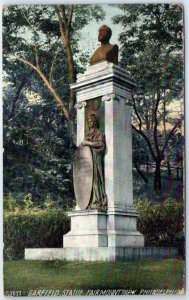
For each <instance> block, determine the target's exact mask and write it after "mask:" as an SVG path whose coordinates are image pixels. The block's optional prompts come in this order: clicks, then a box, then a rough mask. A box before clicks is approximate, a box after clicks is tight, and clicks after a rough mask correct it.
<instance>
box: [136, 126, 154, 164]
mask: <svg viewBox="0 0 189 300" xmlns="http://www.w3.org/2000/svg"><path fill="white" fill-rule="evenodd" d="M132 128H133V129H134V130H135V131H136V132H137V133H139V134H140V135H142V137H143V138H144V139H145V141H146V142H147V145H148V147H149V149H150V152H151V154H152V156H153V158H154V160H156V156H155V154H154V151H153V149H152V145H151V143H150V141H149V139H148V138H147V136H146V135H145V134H144V132H143V131H142V130H140V129H137V128H136V127H135V126H134V125H132Z"/></svg>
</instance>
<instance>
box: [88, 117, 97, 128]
mask: <svg viewBox="0 0 189 300" xmlns="http://www.w3.org/2000/svg"><path fill="white" fill-rule="evenodd" d="M87 124H88V126H89V129H90V128H99V122H98V118H97V116H96V115H95V114H90V115H88V117H87Z"/></svg>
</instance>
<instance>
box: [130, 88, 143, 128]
mask: <svg viewBox="0 0 189 300" xmlns="http://www.w3.org/2000/svg"><path fill="white" fill-rule="evenodd" d="M132 99H133V108H134V111H135V114H136V116H137V118H138V120H139V129H140V130H142V120H141V117H140V116H139V113H138V111H137V108H136V102H135V98H134V97H133V94H132Z"/></svg>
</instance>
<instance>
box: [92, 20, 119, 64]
mask: <svg viewBox="0 0 189 300" xmlns="http://www.w3.org/2000/svg"><path fill="white" fill-rule="evenodd" d="M111 36H112V30H111V28H110V27H108V26H107V25H102V26H101V27H100V28H99V34H98V41H99V42H101V46H100V47H98V48H97V49H96V50H95V52H94V53H93V55H92V57H91V59H90V65H95V64H97V63H100V62H103V61H108V62H112V63H114V64H117V63H118V45H111V44H110V43H109V40H110V38H111Z"/></svg>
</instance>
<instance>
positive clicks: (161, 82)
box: [114, 4, 184, 192]
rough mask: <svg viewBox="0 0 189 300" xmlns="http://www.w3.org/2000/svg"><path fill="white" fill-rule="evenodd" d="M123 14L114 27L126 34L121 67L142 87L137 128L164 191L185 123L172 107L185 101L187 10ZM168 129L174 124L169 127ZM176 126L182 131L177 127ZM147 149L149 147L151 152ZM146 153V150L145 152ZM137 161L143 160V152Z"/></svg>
mask: <svg viewBox="0 0 189 300" xmlns="http://www.w3.org/2000/svg"><path fill="white" fill-rule="evenodd" d="M119 7H120V9H121V10H122V12H123V13H122V14H120V15H117V16H116V17H114V22H115V23H117V24H120V25H122V27H123V31H122V32H121V33H120V36H119V40H120V44H121V47H120V50H121V56H122V59H121V66H122V67H123V68H125V69H127V70H128V71H129V72H130V74H131V76H132V77H133V79H134V80H135V82H136V83H137V87H136V91H135V92H134V95H133V99H132V103H133V107H134V110H133V111H134V115H133V128H134V130H135V131H136V132H137V134H140V136H141V137H142V139H143V142H142V141H140V140H139V139H138V142H139V143H140V145H139V148H143V149H144V147H143V144H144V142H145V143H146V144H147V151H148V154H147V155H146V157H147V158H150V156H151V158H152V159H153V162H154V163H155V164H156V169H155V176H154V189H155V190H156V191H157V192H158V191H159V190H161V172H160V165H161V163H162V161H163V160H165V161H166V160H167V162H168V163H172V161H170V156H169V157H168V155H167V153H169V154H170V152H171V151H173V150H174V142H173V140H174V139H173V138H174V135H175V133H176V131H177V126H179V123H180V124H181V122H180V121H181V120H182V119H183V114H182V111H180V112H179V111H178V114H177V115H173V114H172V113H171V111H170V107H169V104H170V102H171V101H173V100H175V101H176V102H177V103H178V101H180V100H181V101H183V92H184V72H183V66H184V64H183V58H184V55H183V40H182V39H183V7H182V5H179V4H176V5H172V4H133V5H131V4H126V5H119ZM167 124H172V128H171V129H170V126H169V128H168V126H167ZM174 125H175V126H176V127H175V128H174ZM171 130H173V131H171ZM145 148H146V147H145ZM144 151H145V149H144ZM135 152H136V153H135V155H134V158H135V159H138V158H139V159H140V157H139V156H140V153H139V151H135Z"/></svg>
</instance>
